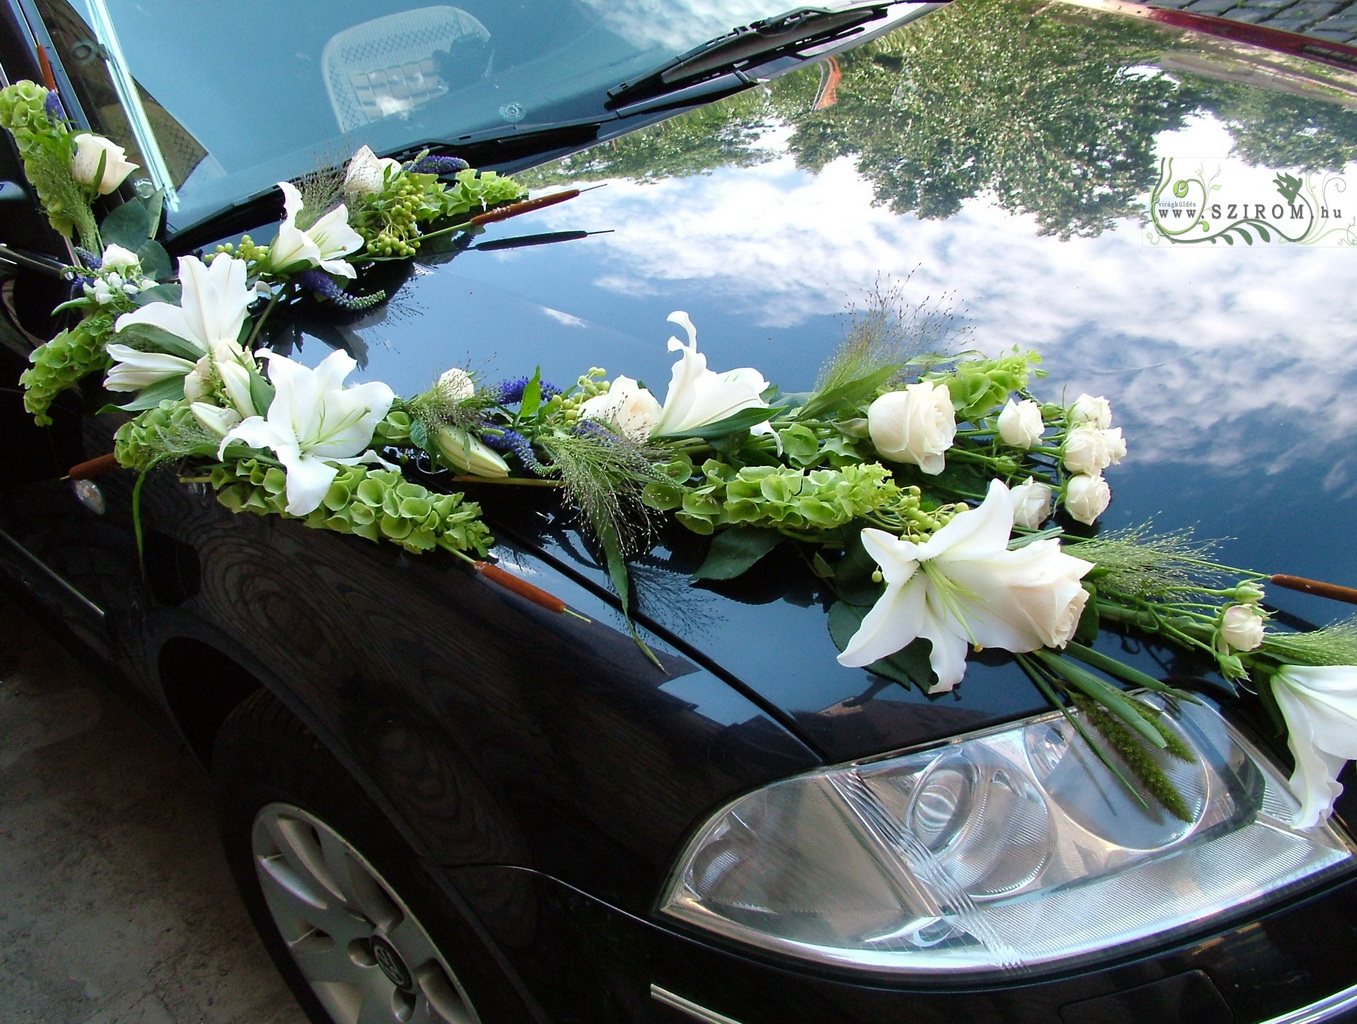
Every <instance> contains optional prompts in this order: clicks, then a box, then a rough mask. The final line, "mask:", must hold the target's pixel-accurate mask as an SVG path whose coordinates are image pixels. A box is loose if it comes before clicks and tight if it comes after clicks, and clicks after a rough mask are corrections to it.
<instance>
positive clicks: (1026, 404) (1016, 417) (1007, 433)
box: [998, 398, 1046, 449]
mask: <svg viewBox="0 0 1357 1024" xmlns="http://www.w3.org/2000/svg"><path fill="white" fill-rule="evenodd" d="M998 426H999V436H1000V437H1001V438H1002V439H1003V442H1004V444H1008V445H1012V446H1013V447H1014V448H1023V449H1027V448H1031V447H1032V446H1033V445H1034V444H1036V443H1037V442H1039V441H1040V440H1041V435H1042V434H1043V433H1044V432H1045V431H1046V424H1045V423H1044V422H1042V419H1041V406H1040V405H1038V404H1037V403H1036V402H1034V401H1032V400H1031V399H1030V398H1024V399H1023V400H1022V401H1021V402H1014V401H1013V399H1011V398H1010V399H1009V400H1008V402H1007V404H1006V405H1005V406H1004V409H1003V412H1001V413H999V424H998Z"/></svg>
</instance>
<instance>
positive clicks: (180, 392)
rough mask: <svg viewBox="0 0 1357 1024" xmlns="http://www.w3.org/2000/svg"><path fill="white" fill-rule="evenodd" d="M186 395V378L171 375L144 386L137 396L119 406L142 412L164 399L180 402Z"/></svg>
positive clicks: (124, 410) (130, 410)
mask: <svg viewBox="0 0 1357 1024" xmlns="http://www.w3.org/2000/svg"><path fill="white" fill-rule="evenodd" d="M183 397H184V378H183V377H171V378H169V379H168V380H159V381H156V382H155V383H154V384H151V385H148V386H147V387H144V388H142V389H141V391H139V392H138V393H137V397H136V398H134V399H132V401H130V402H128V403H127V404H126V405H120V406H118V408H119V409H121V410H122V411H123V412H141V411H143V410H144V409H154V408H155V407H156V406H157V405H159V404H160V403H161V402H164V401H167V400H168V401H171V402H178V401H181V400H182V399H183Z"/></svg>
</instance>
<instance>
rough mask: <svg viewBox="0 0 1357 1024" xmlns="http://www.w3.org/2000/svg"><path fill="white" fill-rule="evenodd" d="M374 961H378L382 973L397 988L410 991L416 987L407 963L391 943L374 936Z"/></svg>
mask: <svg viewBox="0 0 1357 1024" xmlns="http://www.w3.org/2000/svg"><path fill="white" fill-rule="evenodd" d="M372 959H374V960H376V961H377V966H378V967H380V968H381V969H382V973H383V974H385V975H386V976H387V978H389V979H390V980H391V984H393V985H395V986H396V987H397V988H405V989H408V988H412V987H413V986H414V979H413V978H411V977H410V971H409V969H408V968H407V967H406V966H405V961H404V960H402V959H401V957H400V954H399V953H397V952H396V950H395V948H394V947H393V946H392V945H391V943H389V942H387V941H386V940H385V939H381V938H377V937H376V936H373V939H372Z"/></svg>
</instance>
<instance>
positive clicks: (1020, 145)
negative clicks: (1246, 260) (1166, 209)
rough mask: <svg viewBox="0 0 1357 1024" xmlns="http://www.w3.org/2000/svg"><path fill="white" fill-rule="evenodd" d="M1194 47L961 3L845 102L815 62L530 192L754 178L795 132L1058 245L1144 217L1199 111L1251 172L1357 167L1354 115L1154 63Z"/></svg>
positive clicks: (560, 171)
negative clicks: (1169, 140) (984, 206)
mask: <svg viewBox="0 0 1357 1024" xmlns="http://www.w3.org/2000/svg"><path fill="white" fill-rule="evenodd" d="M1039 12H1040V13H1039ZM1182 38H1183V37H1181V36H1180V35H1179V34H1178V33H1177V32H1174V31H1171V30H1166V29H1163V28H1161V27H1158V26H1155V25H1153V24H1151V23H1149V22H1147V21H1144V20H1141V19H1136V18H1128V17H1122V16H1116V15H1112V14H1106V13H1096V12H1092V11H1089V10H1085V9H1079V8H1073V7H1070V8H1058V7H1057V8H1054V9H1053V8H1051V7H1050V5H1047V4H1043V3H1041V2H1039V0H957V2H956V3H954V4H952V5H951V6H949V7H947V8H945V9H943V10H941V11H938V12H936V13H933V14H930V15H928V16H927V17H925V18H922V19H920V20H919V21H916V22H914V23H913V24H911V25H909V26H908V27H907V28H904V29H902V30H900V31H897V32H895V33H892V34H891V35H889V36H886V37H884V38H882V39H880V40H877V41H876V42H874V43H869V44H867V45H866V46H864V47H861V48H859V49H857V50H853V51H850V52H849V53H847V54H846V55H843V56H841V57H840V58H838V60H839V66H840V67H841V69H842V79H841V80H839V81H838V82H837V84H836V87H835V90H834V93H835V101H834V102H833V104H832V105H829V106H822V108H821V109H814V108H815V107H816V103H815V99H816V96H817V91H818V88H819V86H820V85H821V84H822V78H821V76H822V75H823V74H824V72H823V70H822V69H820V68H810V69H806V70H805V71H801V72H798V73H796V74H792V75H788V76H786V77H784V78H780V79H778V80H776V81H774V82H773V83H772V84H771V86H770V87H769V88H768V89H767V90H754V91H751V92H748V93H744V94H741V95H740V96H736V97H733V98H731V99H729V100H726V101H723V102H721V103H717V104H714V105H712V106H709V107H704V108H701V109H699V110H696V111H694V112H692V113H691V114H687V115H684V116H683V117H679V118H675V119H673V120H671V121H668V122H665V123H663V124H659V125H656V126H654V127H653V128H650V129H647V130H645V131H641V132H636V133H633V134H632V135H628V136H624V137H622V138H620V139H617V140H615V141H614V142H612V143H610V144H607V145H604V146H599V147H596V148H595V149H593V150H589V151H587V152H585V153H582V154H580V155H578V156H575V157H571V158H567V159H566V160H564V161H561V162H559V163H557V164H554V165H551V166H550V167H548V168H546V169H544V170H543V171H542V172H539V173H538V174H537V175H530V176H528V179H527V180H528V182H529V183H530V184H533V185H535V186H536V185H544V184H546V183H548V182H550V181H559V180H561V179H563V178H564V179H570V180H574V181H580V180H599V179H603V178H619V177H625V178H632V179H634V180H638V181H653V180H656V179H659V178H666V177H673V176H683V175H691V174H698V173H705V172H708V171H711V170H714V169H715V168H717V167H722V166H727V165H730V166H748V165H751V164H757V163H760V162H763V161H764V160H766V159H768V158H769V156H770V155H771V154H769V153H768V152H767V151H765V150H764V149H763V148H762V147H761V144H760V137H761V135H762V134H763V133H764V132H765V131H767V130H768V129H770V128H774V127H777V126H779V125H784V126H787V127H790V129H791V135H790V147H791V151H792V153H793V154H794V156H795V158H796V160H797V163H798V164H799V165H800V166H802V167H805V168H807V169H810V170H812V171H819V170H820V169H821V168H823V167H824V166H825V165H826V164H828V163H829V162H830V161H832V160H834V159H837V158H841V157H846V158H849V159H852V160H853V161H854V163H855V164H856V166H857V168H858V170H859V172H860V173H861V174H862V175H863V176H864V177H866V178H867V179H868V180H869V181H870V182H871V183H872V186H873V189H874V191H875V196H876V199H877V201H878V202H879V203H882V204H883V205H887V206H889V207H890V209H892V210H894V211H896V212H899V213H914V214H915V215H917V216H919V217H926V218H942V217H948V216H951V215H952V214H955V213H956V212H958V211H959V210H960V209H961V204H962V203H963V201H965V200H966V199H969V198H971V197H973V196H977V195H982V194H983V195H987V196H990V197H993V198H994V199H995V200H996V201H997V202H998V203H999V205H1000V206H1002V207H1003V208H1004V209H1007V210H1012V211H1015V212H1020V213H1026V214H1030V215H1032V216H1033V217H1035V218H1036V221H1037V224H1038V225H1039V230H1040V232H1041V233H1042V234H1048V235H1056V236H1058V237H1060V238H1070V237H1072V236H1075V235H1081V236H1093V235H1097V234H1099V233H1101V232H1102V231H1104V230H1106V229H1107V228H1108V227H1110V226H1112V225H1113V224H1114V223H1115V222H1116V221H1117V220H1119V219H1121V218H1125V217H1135V218H1143V216H1144V210H1145V206H1144V204H1145V196H1146V195H1147V194H1148V192H1149V191H1150V189H1151V188H1152V187H1153V185H1154V181H1155V176H1156V173H1157V167H1158V161H1157V159H1156V156H1155V150H1154V147H1155V136H1156V134H1158V133H1159V132H1163V131H1166V130H1172V129H1176V128H1180V127H1182V126H1183V124H1184V122H1185V119H1186V117H1187V115H1189V114H1191V113H1194V112H1197V111H1202V112H1210V113H1213V114H1215V115H1216V116H1218V117H1219V118H1220V119H1221V121H1222V122H1223V123H1224V124H1225V126H1226V128H1227V129H1228V130H1229V131H1230V133H1231V135H1232V136H1233V138H1234V140H1235V155H1236V156H1238V157H1240V158H1242V159H1244V160H1247V161H1249V162H1251V163H1256V164H1261V165H1263V166H1267V167H1272V168H1278V169H1280V168H1286V167H1290V168H1296V169H1304V170H1317V169H1338V168H1340V167H1342V166H1343V165H1344V164H1345V163H1346V162H1347V161H1349V160H1352V159H1357V112H1354V111H1352V110H1350V109H1347V108H1345V107H1343V106H1341V105H1340V104H1338V103H1334V102H1330V101H1329V100H1325V99H1312V98H1308V97H1304V96H1299V95H1295V94H1294V93H1287V92H1278V91H1272V90H1265V89H1259V88H1256V87H1250V86H1245V85H1242V84H1239V83H1237V82H1234V81H1230V80H1228V75H1226V74H1219V75H1218V74H1215V73H1212V72H1210V71H1208V70H1207V68H1206V67H1205V66H1203V67H1198V68H1195V69H1194V70H1193V71H1192V72H1190V73H1183V69H1177V70H1175V72H1174V73H1173V74H1165V73H1163V72H1162V71H1160V70H1159V69H1158V68H1157V67H1154V66H1153V65H1155V64H1157V62H1158V60H1157V58H1158V57H1160V56H1162V55H1163V54H1165V53H1166V52H1170V51H1172V50H1173V49H1174V48H1175V47H1177V46H1179V45H1182V43H1181V42H1180V40H1181V39H1182ZM1198 42H1199V40H1197V39H1195V38H1189V39H1188V40H1187V45H1188V46H1190V47H1192V48H1194V50H1195V48H1196V46H1197V45H1198ZM1208 63H1209V62H1208ZM538 179H540V180H538Z"/></svg>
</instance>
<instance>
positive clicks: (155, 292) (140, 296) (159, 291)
mask: <svg viewBox="0 0 1357 1024" xmlns="http://www.w3.org/2000/svg"><path fill="white" fill-rule="evenodd" d="M183 296H184V290H183V288H182V287H180V286H179V285H177V284H158V285H156V286H155V287H154V288H147V289H146V290H145V291H144V292H137V294H136V295H133V296H132V301H133V302H135V303H136V304H137V305H138V306H148V305H150V304H151V303H152V302H168V303H169V304H170V305H171V306H177V305H179V301H180V299H182V298H183Z"/></svg>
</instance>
